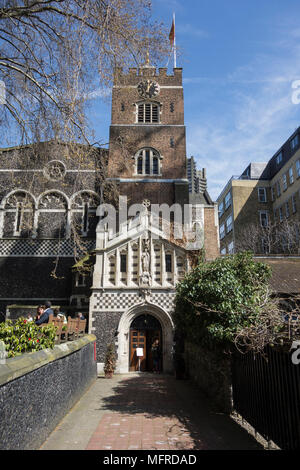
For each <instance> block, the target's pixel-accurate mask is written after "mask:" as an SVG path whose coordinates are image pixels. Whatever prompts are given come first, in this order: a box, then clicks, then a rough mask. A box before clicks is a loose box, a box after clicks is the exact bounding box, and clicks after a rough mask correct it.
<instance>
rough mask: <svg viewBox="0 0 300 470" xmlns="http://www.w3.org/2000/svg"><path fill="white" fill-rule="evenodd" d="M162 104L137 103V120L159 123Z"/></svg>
mask: <svg viewBox="0 0 300 470" xmlns="http://www.w3.org/2000/svg"><path fill="white" fill-rule="evenodd" d="M159 112H160V106H159V105H158V104H157V103H140V104H138V105H137V122H139V123H141V124H152V123H154V124H158V123H159Z"/></svg>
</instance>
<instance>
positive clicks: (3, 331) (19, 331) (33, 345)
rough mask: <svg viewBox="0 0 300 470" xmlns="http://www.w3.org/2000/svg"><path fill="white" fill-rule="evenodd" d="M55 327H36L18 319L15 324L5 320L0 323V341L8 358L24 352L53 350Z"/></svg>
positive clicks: (22, 319) (31, 323) (23, 319)
mask: <svg viewBox="0 0 300 470" xmlns="http://www.w3.org/2000/svg"><path fill="white" fill-rule="evenodd" d="M55 332H56V327H55V326H54V325H51V324H49V325H45V326H42V327H40V326H38V325H36V324H35V323H34V322H29V321H28V320H26V319H25V318H23V317H22V318H19V319H18V320H17V321H16V322H15V323H12V321H11V320H6V322H4V323H0V341H3V342H4V344H5V347H6V351H7V353H8V357H14V356H18V355H20V354H23V353H25V352H33V351H39V350H40V349H45V348H53V347H54V342H55Z"/></svg>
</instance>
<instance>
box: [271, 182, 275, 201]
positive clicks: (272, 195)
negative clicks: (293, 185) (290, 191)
mask: <svg viewBox="0 0 300 470" xmlns="http://www.w3.org/2000/svg"><path fill="white" fill-rule="evenodd" d="M271 200H272V201H274V200H275V191H274V186H272V188H271Z"/></svg>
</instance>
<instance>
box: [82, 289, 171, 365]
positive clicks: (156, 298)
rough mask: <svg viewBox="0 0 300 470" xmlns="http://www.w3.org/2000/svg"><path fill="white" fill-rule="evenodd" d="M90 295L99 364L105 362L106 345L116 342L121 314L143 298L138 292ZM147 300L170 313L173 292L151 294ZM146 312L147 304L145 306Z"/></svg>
mask: <svg viewBox="0 0 300 470" xmlns="http://www.w3.org/2000/svg"><path fill="white" fill-rule="evenodd" d="M92 295H93V297H92V298H93V310H92V312H91V314H92V316H93V320H92V329H93V331H92V333H93V334H94V335H96V337H97V341H96V349H97V362H100V363H101V362H104V361H105V353H106V348H107V344H108V343H110V342H111V341H114V342H116V340H117V336H116V332H117V329H118V325H119V322H120V319H121V317H122V315H123V313H124V312H126V311H127V310H128V309H129V308H130V307H133V306H134V305H138V304H141V303H142V302H144V300H145V297H144V295H142V294H141V293H139V292H138V291H132V292H120V291H116V292H97V293H93V294H92ZM147 299H148V301H149V302H150V303H151V304H155V305H157V306H159V307H161V308H162V309H164V310H165V311H167V312H168V313H172V310H173V308H174V299H175V292H174V291H173V292H157V291H156V292H151V293H150V294H149V296H147ZM146 311H147V304H146V305H145V312H146ZM116 348H117V345H116Z"/></svg>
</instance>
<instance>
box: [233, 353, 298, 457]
mask: <svg viewBox="0 0 300 470" xmlns="http://www.w3.org/2000/svg"><path fill="white" fill-rule="evenodd" d="M266 357H267V360H266V359H265V358H264V357H263V356H262V355H259V354H257V355H254V354H253V353H247V354H239V353H235V354H234V355H233V358H232V391H233V403H234V409H235V411H237V412H238V413H239V414H240V415H241V416H242V417H243V418H244V419H245V420H246V421H248V423H249V424H251V426H253V427H254V428H255V430H256V431H257V432H259V434H261V435H262V436H263V437H264V438H265V439H266V440H268V441H273V442H274V443H275V444H277V445H278V446H279V447H280V448H281V449H284V450H299V449H300V364H298V365H297V364H294V363H293V361H292V352H284V351H279V350H275V349H274V348H271V347H268V348H267V350H266Z"/></svg>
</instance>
